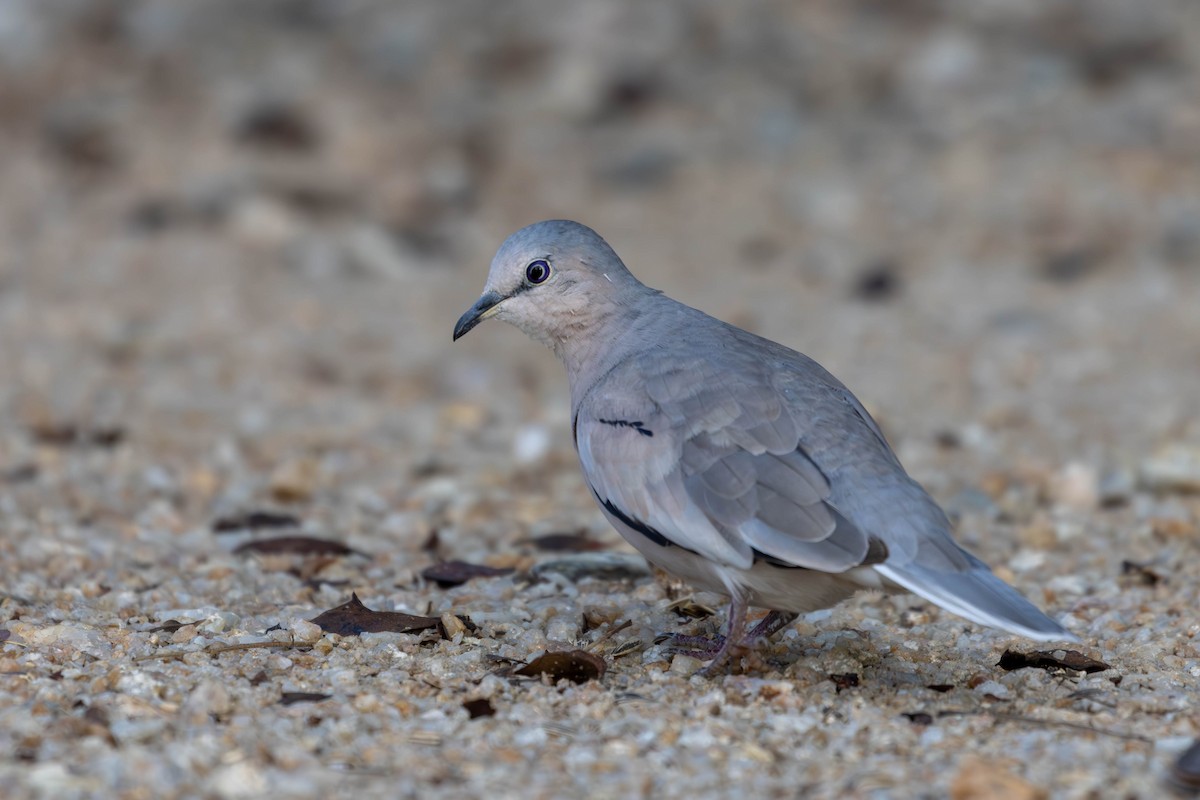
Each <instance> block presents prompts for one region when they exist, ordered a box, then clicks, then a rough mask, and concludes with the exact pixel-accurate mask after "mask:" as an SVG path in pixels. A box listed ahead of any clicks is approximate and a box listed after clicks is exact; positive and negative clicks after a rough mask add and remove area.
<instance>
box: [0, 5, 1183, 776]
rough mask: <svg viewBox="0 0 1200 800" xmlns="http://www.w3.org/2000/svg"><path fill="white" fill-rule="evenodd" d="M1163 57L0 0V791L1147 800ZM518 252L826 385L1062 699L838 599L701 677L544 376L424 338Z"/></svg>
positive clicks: (1177, 262) (862, 10) (1027, 671)
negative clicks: (1050, 625)
mask: <svg viewBox="0 0 1200 800" xmlns="http://www.w3.org/2000/svg"><path fill="white" fill-rule="evenodd" d="M1198 54H1200V6H1197V5H1196V4H1195V3H1192V2H1190V1H1189V0H1175V1H1174V2H1171V1H1169V0H1162V1H1161V2H1148V3H1138V4H1132V3H1125V2H1119V0H1111V1H1108V2H1102V1H1098V2H1067V0H1057V1H1055V2H1049V3H1032V2H1028V3H1027V2H1016V3H975V4H956V3H950V2H935V1H934V0H908V1H906V2H902V3H890V2H887V3H885V2H878V0H855V2H846V3H811V4H803V5H797V4H791V3H785V2H777V3H770V2H758V3H745V4H727V3H720V2H700V3H693V4H688V5H669V4H647V3H639V2H636V0H628V1H627V2H605V3H584V2H573V3H553V4H550V3H537V2H516V3H507V4H503V6H502V7H497V6H496V4H493V3H486V2H482V0H480V1H479V2H474V1H472V2H443V3H437V4H433V3H430V4H420V5H418V4H403V5H400V4H396V5H393V4H387V3H382V2H365V1H362V0H359V1H357V2H349V3H347V2H319V1H318V0H309V2H260V3H255V4H246V3H240V2H233V0H213V1H212V2H208V3H203V4H199V3H192V4H183V3H176V2H172V1H171V0H159V1H156V2H151V1H149V0H145V1H141V2H126V3H120V2H101V1H100V0H69V1H68V0H24V1H23V2H22V1H21V0H5V1H4V2H0V131H2V133H3V137H4V138H3V143H4V157H3V159H0V241H3V243H4V245H3V247H0V676H2V681H3V682H2V684H0V685H2V686H3V692H4V698H5V700H4V702H3V703H2V704H0V786H3V787H4V791H5V794H6V796H9V797H13V798H26V797H29V798H34V797H54V798H72V797H94V796H111V797H128V798H150V797H153V798H171V797H206V798H207V797H214V798H226V797H228V798H236V797H258V796H271V797H298V798H299V797H317V796H320V797H351V796H353V797H365V796H387V797H396V796H399V797H416V796H420V797H447V798H450V797H463V796H487V797H510V796H512V797H534V798H541V797H563V796H595V797H630V796H656V797H675V796H678V797H685V796H686V797H720V796H729V795H733V794H735V793H736V794H738V795H743V796H749V797H777V796H778V797H795V796H805V797H809V796H811V797H880V798H886V797H945V796H950V797H954V798H961V799H965V798H1000V797H1005V798H1035V797H1068V798H1090V797H1139V798H1150V797H1158V796H1162V794H1163V792H1164V791H1165V789H1164V783H1163V782H1164V780H1165V778H1166V776H1167V775H1168V774H1169V773H1170V771H1171V769H1172V764H1173V763H1174V761H1175V759H1176V758H1178V756H1179V755H1180V753H1182V752H1183V751H1184V750H1185V749H1186V748H1187V747H1188V746H1189V744H1190V743H1191V742H1192V741H1193V739H1195V738H1196V737H1198V736H1200V710H1198V709H1200V684H1198V679H1200V620H1198V618H1197V613H1196V609H1197V608H1198V607H1200V589H1198V588H1197V587H1198V586H1200V558H1198V557H1197V550H1198V547H1200V528H1198V525H1200V499H1198V496H1200V414H1198V411H1197V409H1200V399H1198V398H1200V314H1198V313H1197V308H1200V79H1198V78H1200V60H1198V58H1200V56H1198ZM552 216H554V217H569V218H575V219H579V220H580V221H583V222H585V223H587V224H589V225H591V226H593V227H595V228H596V229H598V230H599V231H600V232H601V233H602V234H604V235H605V236H606V237H607V238H608V239H609V240H610V241H611V242H612V243H613V245H614V246H615V247H616V248H617V250H618V252H620V253H621V254H622V255H623V256H624V257H625V259H626V261H627V263H629V265H630V266H631V268H632V269H633V270H634V272H635V273H637V274H638V275H639V276H640V277H642V278H643V279H644V280H645V281H646V282H647V283H649V284H651V285H654V286H658V287H661V288H663V289H665V290H667V291H669V292H670V293H671V294H672V295H674V296H676V297H678V298H679V299H682V300H685V301H686V302H689V303H691V304H692V305H696V306H699V307H702V308H704V309H705V310H708V311H710V312H711V313H713V314H716V315H717V316H721V317H723V318H726V319H729V320H731V321H734V322H736V323H737V324H740V325H742V326H743V327H747V328H749V329H752V330H755V331H756V332H759V333H762V334H764V335H767V336H769V337H771V338H774V339H777V340H780V341H783V342H785V343H787V344H789V345H792V346H794V347H796V348H797V349H800V350H803V351H804V352H806V353H808V354H810V355H812V356H814V357H815V358H817V359H818V360H820V361H821V362H822V363H824V364H825V365H826V366H827V367H829V368H830V369H831V370H832V371H833V372H834V373H835V374H837V375H839V376H840V377H841V378H842V379H843V380H845V381H846V382H847V383H848V384H849V385H850V386H851V387H853V388H854V389H855V391H856V392H857V393H858V394H859V395H860V396H861V397H862V399H863V400H864V402H865V403H866V404H867V405H868V407H869V408H870V409H871V410H872V412H873V413H875V414H876V415H877V417H878V418H879V420H880V422H881V424H882V425H883V427H884V428H885V430H886V431H887V432H888V434H889V436H890V437H891V439H892V441H893V443H894V444H895V446H896V449H897V451H898V452H899V454H900V456H901V458H902V460H903V461H904V462H905V464H906V465H907V466H908V468H909V470H910V472H912V473H913V474H914V475H915V476H916V477H917V478H918V479H920V480H921V481H923V482H924V483H925V484H926V485H927V486H928V487H929V488H930V490H931V491H932V492H933V494H934V495H935V496H936V497H937V498H938V499H939V500H940V501H942V502H943V503H944V504H945V505H946V507H947V508H948V509H949V510H951V511H952V513H953V515H954V516H955V517H956V518H957V520H958V528H959V537H960V539H961V540H962V541H963V542H964V543H965V544H966V545H967V546H969V547H970V548H971V549H973V550H974V551H975V552H977V553H978V554H979V555H980V556H981V557H983V558H984V559H985V560H987V561H988V562H989V563H991V564H993V565H994V566H995V567H996V569H997V571H998V572H999V573H1000V574H1001V575H1002V576H1003V577H1004V578H1005V579H1006V580H1009V581H1010V582H1012V583H1013V584H1014V585H1016V586H1017V587H1019V588H1020V589H1021V590H1022V591H1024V592H1025V593H1026V594H1028V595H1029V596H1030V597H1032V598H1033V599H1034V600H1035V601H1036V602H1037V603H1038V604H1040V605H1042V606H1043V607H1045V608H1046V609H1048V610H1049V611H1050V612H1051V613H1052V614H1054V615H1056V616H1058V617H1059V618H1060V619H1062V620H1063V621H1064V622H1065V623H1066V624H1067V625H1068V626H1069V627H1070V628H1072V629H1073V630H1075V631H1076V632H1078V633H1079V634H1080V635H1081V636H1082V637H1083V639H1084V640H1085V644H1084V645H1082V646H1080V647H1079V654H1080V656H1086V657H1087V658H1090V659H1094V660H1095V662H1096V663H1091V662H1086V663H1085V662H1083V661H1080V660H1079V656H1075V655H1072V654H1070V653H1065V652H1059V653H1056V654H1051V655H1050V656H1048V657H1046V658H1045V659H1042V660H1040V661H1039V660H1038V659H1035V658H1025V659H1024V661H1026V662H1029V661H1035V662H1037V664H1038V665H1035V666H1028V667H1026V668H1020V669H1008V668H1005V667H1002V666H1000V664H999V662H1000V661H1001V656H1002V655H1003V654H1004V653H1005V651H1006V650H1012V651H1015V652H1017V653H1019V654H1024V655H1025V656H1028V655H1029V654H1030V653H1031V652H1032V651H1033V650H1034V649H1036V648H1035V646H1033V645H1031V644H1030V643H1028V642H1024V641H1020V640H1016V639H1011V638H1009V637H1006V636H1004V635H1001V634H998V633H995V632H991V631H986V630H983V629H980V628H978V627H976V626H973V625H971V624H968V623H965V622H963V621H962V620H959V619H957V618H955V617H953V616H951V615H949V614H946V613H942V612H940V611H939V610H938V609H936V608H933V607H931V606H929V605H928V604H925V603H923V602H921V601H919V600H917V599H916V598H913V597H910V596H900V597H881V596H877V595H871V594H864V595H861V596H859V597H856V598H855V599H854V600H852V601H850V602H847V603H845V604H843V605H842V606H839V607H838V608H835V609H832V610H830V611H826V612H819V613H816V614H813V615H810V616H809V617H807V618H805V619H802V620H801V621H800V622H798V623H797V624H796V625H795V626H793V627H792V628H790V629H788V630H787V631H785V632H784V633H782V634H781V635H779V636H778V637H776V639H775V640H774V641H773V642H771V643H770V644H769V645H768V646H767V647H764V648H763V649H762V650H761V651H760V652H758V653H756V654H755V655H754V656H752V657H749V658H747V659H745V660H744V661H743V663H741V664H740V665H739V667H738V669H735V670H733V671H732V673H731V674H729V675H728V676H726V677H724V678H722V679H719V680H705V679H701V678H699V677H692V676H691V673H692V672H693V671H694V670H695V669H696V667H697V666H699V664H698V662H695V661H693V660H691V659H688V658H686V657H682V656H676V657H672V656H671V655H670V654H668V653H665V652H664V651H663V649H662V648H661V647H660V646H658V645H656V644H655V637H656V636H657V635H658V634H660V633H663V632H672V631H683V632H692V633H709V632H714V631H716V630H718V629H719V626H720V624H721V623H722V621H723V613H722V612H721V611H720V609H721V602H722V601H721V598H719V597H717V596H715V595H709V594H696V595H692V594H691V593H690V592H689V590H688V589H687V588H686V587H683V586H680V585H678V584H675V583H673V582H672V581H670V580H669V579H665V578H663V577H662V576H654V575H652V574H651V573H650V572H649V570H648V569H647V567H646V565H645V563H644V562H642V561H640V560H639V559H638V558H637V557H636V556H635V554H633V552H632V550H631V549H629V548H628V547H627V546H625V545H624V543H622V542H621V541H620V539H619V537H618V536H617V535H616V534H615V533H614V532H613V531H611V530H609V529H608V527H607V526H606V524H605V523H604V520H603V518H602V517H601V516H600V514H599V512H598V511H597V510H596V509H595V508H594V505H593V503H592V501H591V498H590V497H589V495H588V493H587V491H586V489H585V487H584V486H583V483H582V481H581V479H580V477H579V475H578V469H577V467H576V465H575V456H574V453H573V452H572V448H571V443H570V438H569V422H568V419H567V417H568V410H569V409H568V402H567V395H566V383H565V379H564V377H563V376H562V375H561V374H560V368H559V367H558V365H557V364H556V363H554V361H553V358H552V356H551V355H550V354H549V353H548V352H543V351H542V350H541V349H540V348H538V347H537V346H536V345H534V344H531V343H529V342H527V341H525V339H524V337H522V336H521V334H520V333H518V332H517V331H515V330H512V329H507V328H504V327H502V326H499V325H495V327H492V326H486V327H484V328H482V329H480V331H478V332H477V333H475V334H473V335H472V336H470V337H468V338H467V339H465V340H463V341H462V342H460V343H459V344H457V345H455V346H453V347H451V344H450V331H451V328H452V326H453V323H454V321H455V319H457V317H458V315H459V313H461V311H462V310H464V309H465V308H466V307H467V306H468V305H469V304H470V303H471V302H472V301H473V300H474V299H475V297H476V296H477V294H478V292H479V289H480V287H482V285H483V279H484V275H485V272H486V266H487V263H488V261H489V259H490V257H491V254H492V252H493V250H494V249H495V247H496V246H497V245H498V244H499V242H500V241H501V240H502V238H503V237H504V236H505V235H506V234H507V233H509V232H510V231H512V230H513V229H515V228H517V227H519V226H520V225H523V224H526V223H528V222H531V221H534V220H536V219H539V218H544V217H552ZM493 324H494V323H493ZM553 534H562V535H560V536H558V537H556V538H546V537H549V536H551V535H553ZM450 561H462V562H466V563H468V564H471V565H486V566H490V567H493V568H496V569H497V570H499V572H498V574H493V575H487V576H479V577H473V578H471V579H470V580H466V581H465V582H461V583H460V582H459V579H461V578H466V577H467V575H455V574H451V575H449V576H447V575H441V576H440V577H441V581H440V582H439V581H438V580H435V579H434V578H435V577H438V576H437V575H436V574H435V573H429V574H427V573H426V570H427V569H429V568H430V567H433V566H435V565H439V564H442V563H443V562H450ZM445 569H446V568H445V567H442V570H443V571H444V570H445ZM460 571H461V569H460ZM431 576H432V577H431ZM449 584H457V585H449ZM352 594H353V595H356V596H357V597H358V598H359V599H360V600H361V602H362V604H364V605H365V606H366V607H367V608H369V609H372V610H375V611H383V612H405V613H407V614H412V615H417V616H418V617H421V618H420V619H416V620H413V619H405V618H400V617H397V616H377V615H370V614H368V613H366V612H365V610H363V609H359V611H358V612H357V613H356V614H352V615H351V619H350V620H349V624H351V625H352V626H353V625H354V624H357V625H359V626H363V625H365V626H367V627H368V628H369V627H375V628H377V631H376V632H364V633H361V634H357V635H356V634H355V633H354V630H356V629H351V630H345V629H344V628H340V630H343V633H341V634H339V633H335V632H331V630H329V629H330V628H335V626H334V625H332V624H330V623H328V622H326V621H324V620H327V619H328V618H324V619H323V620H321V621H319V622H318V623H314V622H312V620H314V619H316V618H317V617H318V615H320V614H322V613H323V612H325V611H328V610H330V609H333V608H336V607H338V606H341V605H343V604H345V603H347V602H348V601H350V599H351V596H352ZM712 609H717V610H718V613H716V614H715V615H714V614H712V613H711V610H712ZM343 623H345V620H343ZM410 627H411V628H414V630H411V631H410V632H396V629H397V628H399V629H405V628H410ZM380 628H381V629H382V630H379V629H380ZM573 650H583V651H585V652H586V655H576V656H574V657H573V658H572V659H570V663H568V664H567V666H568V667H569V669H558V670H551V671H550V672H549V673H548V674H545V675H543V676H541V677H538V676H537V675H536V674H535V675H533V676H532V677H531V676H528V675H522V674H518V673H519V672H520V671H522V670H521V665H522V664H524V663H526V662H530V661H532V660H533V659H535V657H537V656H539V655H540V654H541V653H542V652H543V651H551V652H559V651H562V652H568V651H573ZM564 658H565V657H564ZM1011 658H1013V657H1012V656H1010V657H1009V659H1011ZM1009 659H1005V664H1006V665H1007V666H1009V667H1011V666H1013V665H1012V664H1011V663H1009ZM1017 660H1018V661H1021V660H1022V659H1021V658H1020V657H1017ZM534 666H535V667H536V664H535V665H534ZM1085 666H1086V667H1087V668H1088V669H1090V670H1093V671H1091V672H1087V671H1083V670H1082V669H1077V668H1079V667H1085ZM601 668H603V674H602V675H601V676H600V677H599V678H598V679H595V678H594V676H595V675H597V674H599V673H600V672H601ZM523 671H524V672H537V670H536V668H526V669H524V670H523ZM564 675H565V677H562V678H561V679H560V680H558V681H557V682H556V681H555V677H556V676H564ZM573 677H578V678H579V679H580V680H581V681H582V682H578V683H577V682H575V681H574V680H572V678H573ZM589 677H592V678H593V679H590V680H587V678H589ZM1183 777H1184V778H1186V775H1185V776H1183ZM1193 778H1195V776H1194V775H1193Z"/></svg>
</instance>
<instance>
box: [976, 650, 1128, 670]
mask: <svg viewBox="0 0 1200 800" xmlns="http://www.w3.org/2000/svg"><path fill="white" fill-rule="evenodd" d="M996 666H998V667H1000V669H1003V670H1007V671H1009V672H1012V671H1013V670H1015V669H1026V668H1029V667H1034V668H1037V669H1045V670H1070V671H1072V672H1087V673H1092V672H1103V671H1104V670H1106V669H1112V667H1110V666H1109V665H1108V664H1105V663H1104V662H1103V661H1098V660H1096V659H1094V658H1091V657H1090V656H1085V655H1084V654H1083V653H1081V652H1079V651H1078V650H1032V651H1030V652H1028V653H1019V652H1017V651H1016V650H1005V651H1004V655H1002V656H1000V660H999V661H998V662H997V663H996Z"/></svg>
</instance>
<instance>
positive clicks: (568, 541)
mask: <svg viewBox="0 0 1200 800" xmlns="http://www.w3.org/2000/svg"><path fill="white" fill-rule="evenodd" d="M524 542H527V543H529V544H532V545H533V546H534V547H536V548H537V549H538V550H545V551H547V552H551V553H561V552H572V553H587V552H591V551H593V550H604V549H606V548H607V547H608V545H607V544H605V543H604V542H598V541H596V540H595V539H592V538H591V537H589V536H588V535H587V533H586V532H582V531H581V532H580V533H548V534H546V535H545V536H534V537H532V538H529V539H525V540H524Z"/></svg>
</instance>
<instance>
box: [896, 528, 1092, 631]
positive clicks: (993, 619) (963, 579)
mask: <svg viewBox="0 0 1200 800" xmlns="http://www.w3.org/2000/svg"><path fill="white" fill-rule="evenodd" d="M960 552H961V554H962V555H963V556H965V557H966V559H967V560H968V562H969V564H968V565H967V568H966V569H961V570H940V569H934V568H932V567H928V566H923V565H921V564H919V563H916V562H909V563H907V564H886V563H885V564H876V565H875V569H876V570H877V571H878V572H879V573H880V574H882V575H883V576H884V577H885V578H887V579H888V580H891V581H893V582H894V583H897V584H899V585H900V586H902V587H904V588H905V589H907V590H909V591H910V592H912V593H913V594H916V595H920V596H921V597H924V598H925V599H926V600H928V601H930V602H932V603H937V604H938V605H939V606H941V607H942V608H944V609H946V610H947V611H951V612H953V613H955V614H958V615H959V616H960V617H965V618H966V619H969V620H971V621H972V622H976V623H979V624H980V625H987V626H989V627H992V628H1000V629H1001V630H1005V631H1008V632H1009V633H1015V634H1017V635H1019V636H1024V637H1026V638H1028V639H1033V640H1035V641H1039V642H1078V641H1080V639H1079V637H1077V636H1076V635H1075V634H1073V633H1071V632H1070V631H1068V630H1067V629H1066V628H1064V627H1063V626H1062V625H1059V624H1058V623H1057V622H1055V621H1054V620H1052V619H1050V618H1049V617H1048V616H1046V615H1045V614H1043V613H1042V612H1041V611H1039V610H1038V608H1037V607H1036V606H1035V605H1034V604H1033V603H1031V602H1029V601H1028V600H1026V599H1025V598H1024V597H1022V596H1021V594H1020V593H1018V592H1017V590H1016V589H1014V588H1012V587H1011V586H1009V585H1008V584H1007V583H1005V582H1004V581H1002V580H1000V579H999V578H997V577H996V576H995V575H994V574H992V571H991V570H990V569H988V566H987V564H984V563H983V562H982V561H980V560H979V559H978V558H975V556H973V555H971V554H970V553H967V552H966V551H964V550H960Z"/></svg>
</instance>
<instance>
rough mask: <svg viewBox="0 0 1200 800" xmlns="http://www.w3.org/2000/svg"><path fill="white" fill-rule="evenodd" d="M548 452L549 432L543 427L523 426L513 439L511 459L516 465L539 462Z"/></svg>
mask: <svg viewBox="0 0 1200 800" xmlns="http://www.w3.org/2000/svg"><path fill="white" fill-rule="evenodd" d="M549 452H550V431H549V429H547V428H546V426H545V425H525V426H524V427H522V428H521V429H520V430H518V431H517V434H516V436H514V437H513V459H514V460H515V461H516V462H517V463H518V464H526V465H528V464H533V463H535V462H537V461H541V460H542V459H543V458H545V457H546V454H547V453H549Z"/></svg>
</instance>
